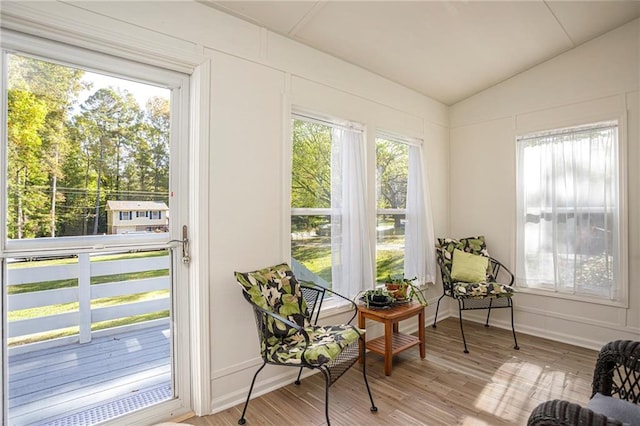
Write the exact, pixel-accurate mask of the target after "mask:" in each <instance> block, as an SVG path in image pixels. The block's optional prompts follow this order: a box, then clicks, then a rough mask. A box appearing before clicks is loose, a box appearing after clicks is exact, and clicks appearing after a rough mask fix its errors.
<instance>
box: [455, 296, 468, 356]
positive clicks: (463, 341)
mask: <svg viewBox="0 0 640 426" xmlns="http://www.w3.org/2000/svg"><path fill="white" fill-rule="evenodd" d="M461 303H462V301H460V300H458V312H459V314H460V332H461V333H462V343H463V344H464V353H465V354H468V353H469V350H468V349H467V339H465V338H464V327H463V326H462V306H460V304H461Z"/></svg>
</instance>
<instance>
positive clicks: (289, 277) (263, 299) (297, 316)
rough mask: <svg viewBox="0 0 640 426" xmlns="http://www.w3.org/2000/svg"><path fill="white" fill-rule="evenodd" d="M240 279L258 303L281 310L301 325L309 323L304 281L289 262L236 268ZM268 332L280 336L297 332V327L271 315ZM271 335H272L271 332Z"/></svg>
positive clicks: (281, 313)
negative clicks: (302, 288)
mask: <svg viewBox="0 0 640 426" xmlns="http://www.w3.org/2000/svg"><path fill="white" fill-rule="evenodd" d="M235 277H236V280H237V281H238V283H239V284H240V285H241V286H242V288H243V290H244V291H245V293H246V294H247V296H248V298H249V299H250V300H251V301H252V302H253V303H255V304H256V305H258V306H260V307H261V308H264V309H266V310H269V311H271V312H274V313H277V314H278V315H280V316H282V317H284V318H287V319H288V320H290V321H292V322H294V323H296V324H298V325H299V326H301V327H308V326H309V325H310V324H309V312H308V309H307V303H306V302H305V300H304V297H303V296H302V292H301V291H300V284H299V283H298V280H297V279H296V277H295V276H294V275H293V272H292V271H291V268H289V265H287V264H286V263H282V264H280V265H276V266H271V267H268V268H264V269H260V270H257V271H252V272H236V273H235ZM267 332H268V333H270V334H271V335H272V336H275V337H277V338H284V337H288V336H290V335H292V334H295V333H296V330H295V329H294V328H293V327H290V326H288V325H287V324H285V323H283V322H282V321H278V320H276V319H274V318H271V317H268V321H267ZM267 338H269V336H267Z"/></svg>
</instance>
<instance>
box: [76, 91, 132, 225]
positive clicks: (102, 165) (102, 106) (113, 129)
mask: <svg viewBox="0 0 640 426" xmlns="http://www.w3.org/2000/svg"><path fill="white" fill-rule="evenodd" d="M80 109H81V110H82V113H81V114H80V117H79V118H78V120H77V123H78V125H79V126H80V127H81V128H82V132H81V134H82V135H83V136H84V144H85V145H86V148H87V150H88V152H89V153H90V156H91V165H92V166H93V168H94V170H95V171H96V173H97V176H96V195H95V203H94V223H93V234H94V235H95V234H97V233H98V228H99V218H100V213H101V207H100V206H101V204H104V202H106V196H105V195H106V194H103V193H102V186H103V184H104V186H105V191H106V193H109V192H112V193H114V194H115V197H116V199H118V197H119V192H120V174H121V173H120V171H121V168H122V162H123V161H126V153H127V149H128V148H129V147H130V144H131V143H132V141H133V140H134V139H135V134H136V131H137V128H138V126H139V124H140V119H141V115H140V108H139V107H138V104H137V103H136V101H135V99H134V97H133V95H132V94H131V93H129V92H127V91H124V92H122V93H120V92H118V91H116V90H114V89H113V88H110V87H109V88H101V89H98V90H97V91H96V92H95V93H94V94H92V95H91V96H89V98H88V99H87V100H86V101H85V102H84V103H83V104H82V105H81V107H80ZM103 201H104V202H103Z"/></svg>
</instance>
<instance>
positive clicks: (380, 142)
mask: <svg viewBox="0 0 640 426" xmlns="http://www.w3.org/2000/svg"><path fill="white" fill-rule="evenodd" d="M408 164H409V150H408V147H407V145H406V144H404V143H401V142H394V141H389V140H386V139H377V141H376V168H377V173H378V176H377V181H378V194H377V195H378V202H377V204H378V208H382V209H404V208H406V207H407V178H408V173H409V169H408ZM393 219H394V228H396V229H397V228H399V227H400V226H401V224H400V219H401V217H400V216H399V215H393Z"/></svg>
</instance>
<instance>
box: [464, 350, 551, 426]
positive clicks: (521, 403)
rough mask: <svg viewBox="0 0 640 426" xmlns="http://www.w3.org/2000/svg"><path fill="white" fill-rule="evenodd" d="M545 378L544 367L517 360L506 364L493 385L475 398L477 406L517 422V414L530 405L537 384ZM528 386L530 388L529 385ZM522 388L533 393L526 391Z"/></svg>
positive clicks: (501, 367)
mask: <svg viewBox="0 0 640 426" xmlns="http://www.w3.org/2000/svg"><path fill="white" fill-rule="evenodd" d="M542 377H544V373H543V368H542V367H541V366H539V365H536V364H531V363H522V362H517V361H516V362H506V363H504V364H503V365H502V366H500V368H498V370H497V371H496V373H495V374H494V376H493V378H492V383H490V384H488V385H486V386H485V387H484V389H483V390H482V392H480V394H479V395H478V397H477V398H476V401H475V407H476V408H477V409H478V410H481V411H484V412H486V413H489V414H491V415H493V416H496V417H499V418H501V419H504V420H507V421H510V422H516V421H517V420H519V419H518V418H517V415H518V413H519V412H520V411H521V409H522V407H525V406H526V405H527V404H528V402H529V399H530V398H531V394H532V393H533V392H534V389H535V387H536V383H537V382H538V381H539V380H540V379H541V378H542ZM554 380H555V379H552V381H554ZM523 382H524V383H523ZM527 383H529V384H530V385H529V386H527ZM523 389H529V390H530V391H524V392H523Z"/></svg>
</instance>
